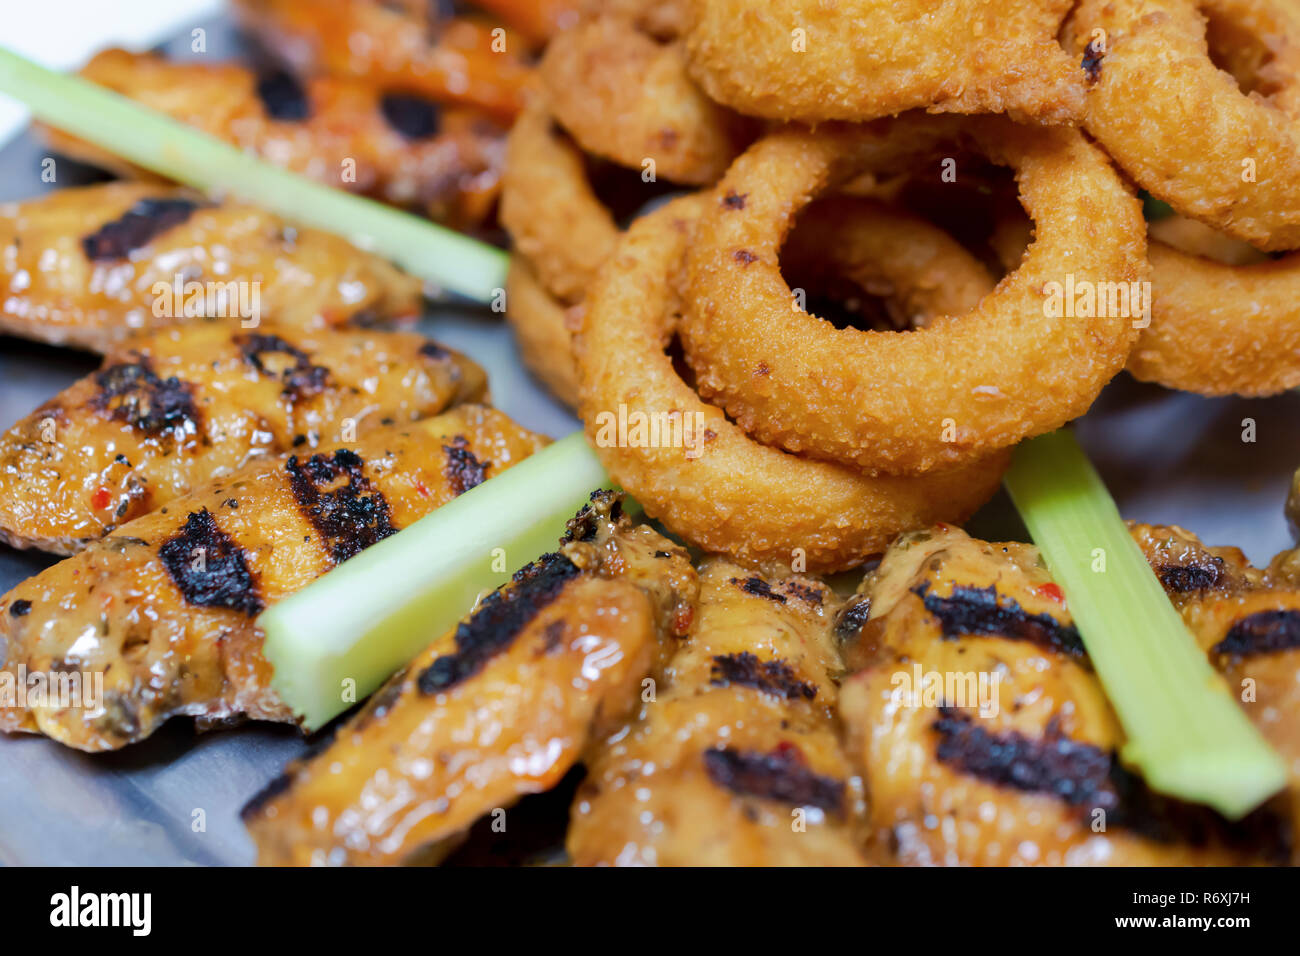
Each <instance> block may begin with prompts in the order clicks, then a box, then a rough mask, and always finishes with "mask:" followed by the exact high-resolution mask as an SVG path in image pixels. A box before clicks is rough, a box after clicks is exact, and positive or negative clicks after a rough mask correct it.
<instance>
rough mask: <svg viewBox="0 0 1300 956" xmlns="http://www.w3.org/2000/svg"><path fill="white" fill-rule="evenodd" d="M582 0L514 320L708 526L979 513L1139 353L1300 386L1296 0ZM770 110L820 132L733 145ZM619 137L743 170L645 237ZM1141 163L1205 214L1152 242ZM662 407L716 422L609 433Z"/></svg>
mask: <svg viewBox="0 0 1300 956" xmlns="http://www.w3.org/2000/svg"><path fill="white" fill-rule="evenodd" d="M579 5H580V7H581V10H582V13H583V16H584V17H588V18H589V19H587V20H585V22H583V23H581V24H580V25H579V26H578V27H577V28H576V29H573V30H572V31H570V32H567V33H561V34H558V35H557V36H555V37H554V38H553V39H552V42H551V45H550V47H549V49H548V50H547V52H546V54H545V56H544V58H543V62H542V65H541V68H540V70H539V72H540V74H541V77H542V80H543V83H542V86H543V90H542V91H541V95H540V96H539V97H538V99H537V101H536V102H535V103H533V104H532V105H531V106H530V107H529V108H528V110H527V112H526V113H525V115H524V117H523V119H522V121H521V122H520V124H519V125H518V127H517V128H516V130H515V133H514V135H513V136H512V144H511V151H510V157H509V159H508V167H509V172H508V174H507V178H506V187H505V190H504V196H503V202H502V218H503V221H504V222H505V224H506V226H507V228H508V229H509V231H510V232H511V233H512V235H513V237H514V239H515V245H516V249H517V254H519V255H520V259H519V261H518V263H517V264H516V267H515V269H514V270H513V271H512V274H511V279H510V289H511V292H510V298H512V299H515V300H517V301H516V305H515V310H514V311H513V312H512V314H511V321H512V322H513V323H514V324H515V327H516V329H517V332H518V337H519V340H520V343H521V346H522V348H523V351H524V353H525V359H526V361H528V363H529V364H530V367H532V368H533V369H534V371H535V373H536V374H537V375H538V376H539V377H540V378H542V379H543V380H544V381H545V382H547V384H548V386H549V387H550V388H551V389H552V391H554V392H556V393H557V394H559V395H561V396H563V397H565V399H566V400H568V401H572V396H573V394H574V389H575V384H574V383H575V364H574V363H575V361H576V381H577V382H578V385H577V386H576V387H577V389H578V393H579V395H580V398H581V401H580V406H581V411H582V414H583V417H584V421H585V425H586V429H587V433H588V435H589V436H590V437H591V439H592V441H593V443H594V444H595V445H596V446H597V452H598V454H599V455H600V457H601V459H602V461H603V462H604V463H605V465H606V467H607V468H608V469H609V470H610V472H611V474H612V475H613V476H614V477H615V478H616V479H617V480H619V481H620V482H622V483H623V484H624V485H625V486H626V487H627V488H628V489H629V491H630V492H631V493H632V494H633V495H634V496H636V497H637V498H638V499H639V500H641V501H642V503H643V504H644V505H645V506H646V509H647V511H648V512H649V513H650V514H652V515H654V516H655V517H658V518H661V519H662V520H663V521H664V522H665V524H666V525H667V526H668V527H669V529H670V530H672V531H674V532H676V533H677V534H679V535H681V536H682V537H684V538H686V539H687V540H689V541H690V542H691V543H693V544H695V545H698V546H700V547H701V548H704V549H706V550H714V551H724V552H726V553H728V554H730V555H732V556H733V557H734V558H736V559H737V560H740V561H742V562H744V563H748V564H752V565H771V564H775V565H788V564H791V563H792V562H797V561H798V560H799V558H800V556H802V559H803V561H804V562H805V564H804V565H803V566H804V567H806V568H807V569H810V570H828V569H835V568H841V567H846V566H849V565H851V564H853V563H856V562H860V561H862V560H864V559H865V558H866V557H867V556H869V555H870V554H871V553H873V552H874V551H877V550H879V548H880V546H881V544H882V543H883V541H885V540H887V539H888V537H889V536H891V535H892V534H893V533H895V532H896V531H898V530H901V529H902V528H904V527H907V526H908V525H909V523H912V522H915V521H917V520H920V519H919V516H920V515H922V514H925V515H928V516H929V517H930V518H931V519H932V518H934V517H936V516H938V517H942V518H944V519H952V518H956V517H959V516H960V515H962V514H965V513H967V512H969V511H970V510H971V509H972V508H973V507H975V506H976V505H978V503H979V501H980V500H982V499H983V498H984V497H985V496H986V495H987V494H988V493H990V492H991V490H992V487H993V482H994V479H995V478H996V476H997V474H998V472H999V470H1000V468H1001V467H1002V465H1003V464H1004V462H1005V460H1006V451H1007V449H1008V448H1009V447H1011V446H1013V445H1014V444H1015V443H1017V442H1018V441H1020V440H1022V439H1024V438H1027V437H1030V436H1032V435H1036V434H1039V433H1042V432H1045V431H1049V430H1051V429H1054V428H1058V427H1060V426H1061V425H1063V424H1065V423H1067V422H1069V421H1071V420H1073V419H1074V418H1076V417H1078V416H1079V415H1081V414H1083V413H1084V412H1085V411H1087V409H1088V408H1089V406H1090V405H1091V404H1092V402H1093V401H1094V400H1095V398H1096V396H1097V394H1098V393H1099V391H1100V390H1101V389H1102V388H1103V387H1104V386H1105V384H1106V383H1107V382H1108V381H1109V380H1110V379H1111V378H1112V377H1113V376H1114V375H1115V374H1117V373H1118V372H1119V371H1120V370H1122V369H1124V368H1128V369H1129V370H1130V371H1131V372H1132V374H1133V375H1135V376H1136V377H1138V378H1143V379H1151V380H1154V381H1158V382H1161V383H1163V384H1165V385H1168V386H1171V387H1175V388H1182V389H1188V390H1193V391H1199V392H1202V393H1204V394H1210V395H1217V394H1227V393H1234V394H1240V395H1266V394H1272V393H1275V392H1277V391H1281V390H1284V389H1288V388H1293V387H1298V386H1300V321H1298V320H1300V305H1297V304H1296V303H1297V302H1298V301H1300V296H1297V295H1294V294H1292V293H1291V290H1292V289H1293V288H1295V285H1294V282H1293V279H1294V278H1295V275H1294V274H1295V273H1296V270H1297V269H1298V268H1300V252H1297V253H1294V254H1293V255H1287V256H1283V257H1278V256H1273V257H1271V258H1270V257H1269V256H1267V255H1265V253H1269V252H1277V251H1280V250H1288V249H1295V248H1297V247H1298V246H1300V138H1298V137H1300V134H1297V131H1296V127H1295V123H1296V122H1297V120H1300V10H1297V9H1295V8H1294V5H1288V3H1287V2H1286V0H1006V2H1002V3H998V4H992V3H987V2H985V0H933V2H932V3H929V4H926V5H925V10H924V13H922V12H921V11H920V9H919V8H918V9H917V11H916V16H915V18H913V19H907V18H906V17H905V16H902V15H900V7H901V6H902V5H900V4H896V3H892V2H885V0H840V2H837V3H834V4H826V3H823V2H822V0H772V2H769V3H766V4H761V5H760V4H752V3H749V2H747V0H673V2H671V3H665V4H654V3H649V2H647V0H580V3H579ZM909 9H910V8H909ZM1207 23H1208V27H1207ZM1220 68H1222V69H1220ZM1224 71H1227V72H1224ZM697 84H698V85H697ZM1242 90H1245V91H1246V93H1243V92H1242ZM1153 104H1154V108H1153ZM733 110H734V111H735V113H733V112H732V111H733ZM909 111H910V112H909ZM925 113H930V114H936V113H946V114H962V113H966V114H977V113H985V114H987V113H994V114H997V113H1000V114H1004V115H1002V116H987V115H986V116H970V117H960V116H953V115H949V116H943V117H940V116H926V115H925ZM736 114H739V116H737V115H736ZM898 114H905V115H898ZM762 120H766V121H772V120H776V121H783V122H789V121H796V122H799V123H807V124H811V128H809V127H804V126H795V125H788V126H779V125H770V126H769V127H767V132H766V134H765V135H764V136H763V137H762V138H761V139H759V140H757V142H754V143H753V144H752V145H750V146H749V147H748V148H747V149H744V151H743V152H741V153H740V154H739V155H736V154H737V150H738V149H740V148H741V145H742V144H743V143H744V142H745V140H746V138H747V136H748V135H749V133H748V132H747V130H746V127H745V125H744V124H745V123H746V122H747V121H762ZM1079 126H1083V127H1085V130H1080V129H1078V128H1075V127H1079ZM756 128H757V127H756V126H751V127H749V129H750V130H753V129H756ZM1085 132H1086V133H1087V134H1089V135H1084V133H1085ZM1189 144H1191V145H1189ZM1108 154H1109V155H1108ZM593 157H594V158H598V159H600V160H603V161H604V162H606V163H613V164H617V165H618V166H621V167H626V168H629V169H632V170H640V171H645V172H652V173H654V174H655V175H662V176H664V178H666V179H671V180H672V181H675V182H677V183H679V184H684V185H688V186H704V187H711V188H707V189H706V190H705V191H704V192H702V193H700V194H699V195H696V196H694V197H690V198H687V199H682V200H678V201H676V202H675V203H674V204H673V205H672V207H671V209H670V210H669V211H665V212H659V213H655V214H652V215H651V216H649V217H647V218H644V219H642V220H640V221H638V222H636V223H634V224H633V226H632V227H630V230H629V231H628V232H626V233H624V232H621V230H622V228H623V225H624V222H625V219H624V217H623V216H622V215H621V214H619V213H618V212H615V211H614V209H615V207H616V204H613V203H609V202H607V201H606V199H605V198H604V196H601V197H600V198H598V193H597V190H596V188H595V185H594V183H595V180H594V179H593V178H592V177H593V175H594V172H593V166H592V158H593ZM1111 157H1114V159H1113V160H1112V158H1111ZM1229 159H1231V160H1232V161H1233V162H1232V163H1229V162H1228V160H1229ZM648 160H653V162H648ZM1244 160H1250V163H1245V162H1243V161H1244ZM990 162H991V164H992V165H989V163H990ZM997 166H1001V167H1009V168H1010V170H1011V171H1012V172H1013V173H1014V178H1015V182H1016V184H1017V187H1018V193H1019V196H1018V199H1019V205H1020V206H1021V207H1023V211H1027V212H1028V214H1029V218H1028V219H1026V218H1025V217H1024V216H1021V215H1018V214H1017V215H1015V216H1010V215H1004V210H1003V207H1004V206H1009V205H1012V204H1014V202H1015V198H1017V197H1015V194H1014V193H1013V192H1012V189H1011V178H1010V176H1009V175H1008V174H1006V172H1005V170H1003V171H999V170H997V169H996V168H995V167H997ZM1116 167H1119V168H1118V169H1116ZM1247 167H1249V172H1250V173H1251V175H1247V176H1242V175H1240V174H1241V173H1242V172H1243V170H1246V168H1247ZM1123 174H1127V175H1128V176H1129V177H1131V179H1132V180H1134V181H1136V183H1137V184H1138V185H1140V186H1142V187H1144V188H1145V189H1146V190H1147V191H1148V192H1149V193H1150V194H1151V195H1152V196H1154V197H1155V198H1158V199H1162V200H1164V201H1166V202H1167V203H1168V204H1169V205H1171V206H1172V207H1173V208H1174V210H1175V211H1176V212H1177V213H1179V214H1180V216H1179V217H1171V218H1169V219H1167V220H1166V221H1163V222H1160V223H1156V224H1154V225H1152V226H1151V227H1150V230H1149V231H1150V243H1149V251H1148V227H1147V224H1146V223H1145V222H1144V220H1143V216H1142V204H1141V203H1140V202H1139V201H1138V197H1137V196H1136V195H1135V194H1134V189H1133V187H1132V183H1131V182H1130V181H1129V180H1126V179H1125V178H1124V175H1123ZM719 177H720V178H719ZM954 183H956V184H958V185H955V186H954V185H949V184H954ZM918 185H920V187H921V188H922V189H924V190H925V194H924V196H923V197H922V194H921V193H920V192H917V188H918ZM864 196H865V197H871V198H869V199H865V198H861V197H864ZM918 198H919V201H918ZM903 208H908V209H911V210H912V211H913V212H912V213H911V214H909V213H906V212H904V211H903ZM1183 217H1187V218H1183ZM1212 230H1221V232H1213V231H1212ZM1243 240H1244V242H1243ZM1245 243H1249V244H1250V245H1246V244H1245ZM981 257H982V259H983V261H984V263H988V264H992V265H993V266H994V267H996V265H997V263H998V261H999V260H1001V261H1002V262H1003V264H1004V271H1005V273H1006V274H1005V275H1004V276H1003V278H1002V279H1001V281H998V282H995V278H994V275H993V273H992V272H991V271H990V270H989V269H988V268H986V266H985V265H984V264H982V262H981ZM795 280H797V281H795ZM1148 280H1149V281H1148ZM807 285H811V286H812V287H813V289H812V291H813V293H814V294H816V293H826V292H828V291H829V292H830V293H831V296H832V298H834V297H835V296H837V295H838V296H839V298H840V301H839V302H831V303H828V305H829V306H831V308H830V310H829V311H826V305H824V304H823V302H822V301H819V300H818V299H817V298H815V297H813V298H810V297H809V293H810V290H809V289H808V288H806V287H805V286H807ZM792 286H794V287H793V288H792ZM845 289H848V292H847V293H846V294H841V293H844V290H845ZM839 306H847V309H844V308H839ZM819 311H821V312H822V314H824V316H825V318H821V317H819V315H818V314H817V313H818V312H819ZM575 326H580V328H581V334H580V335H579V336H578V337H577V341H576V343H571V342H570V331H571V330H572V329H573V328H574V327H575ZM571 344H574V345H576V347H577V350H578V355H577V357H576V360H575V358H574V357H573V356H572V355H571V354H570V352H569V351H568V350H569V346H570V345H571ZM674 344H680V346H681V355H680V356H677V355H676V354H673V355H670V354H669V351H668V349H669V347H670V346H672V345H674ZM710 402H716V403H717V405H716V407H715V406H714V405H711V404H709V403H710ZM611 416H612V417H611ZM632 417H640V418H641V419H643V424H644V423H645V422H649V421H652V420H655V419H658V420H659V421H660V424H663V423H664V422H668V423H671V422H673V421H676V422H677V427H678V436H679V437H682V436H696V437H697V438H698V441H697V442H696V443H695V444H693V445H683V444H680V443H679V444H671V443H670V444H668V445H664V444H662V443H656V442H653V441H652V442H650V443H649V444H646V443H644V442H638V441H634V440H630V436H628V435H625V434H619V435H615V436H613V437H612V438H611V436H610V435H608V434H606V432H607V431H608V428H609V427H612V426H613V425H614V424H617V423H621V424H619V425H618V427H621V428H626V427H627V426H628V420H629V418H632ZM699 436H702V437H699ZM683 440H685V439H684V438H683Z"/></svg>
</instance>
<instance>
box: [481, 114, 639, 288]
mask: <svg viewBox="0 0 1300 956" xmlns="http://www.w3.org/2000/svg"><path fill="white" fill-rule="evenodd" d="M506 150H507V151H506V172H505V177H504V179H503V181H502V185H501V224H502V225H503V226H505V227H506V229H507V230H508V231H509V233H510V238H511V239H512V240H513V241H514V245H515V249H516V250H518V251H519V252H520V253H522V254H523V255H524V256H525V257H526V258H527V259H528V261H529V262H530V263H532V265H533V267H534V268H535V269H536V271H537V276H538V278H539V279H540V280H541V282H542V285H543V286H544V287H545V288H546V289H547V291H549V292H550V293H551V294H552V295H553V296H555V297H556V298H558V299H560V300H561V301H563V302H566V303H574V302H578V301H580V300H581V299H582V297H583V295H584V294H585V293H586V291H587V287H588V286H590V285H591V282H592V279H594V278H595V275H596V270H597V269H599V268H600V266H601V263H603V262H604V261H605V260H606V259H607V258H608V257H609V254H610V253H611V252H612V251H613V250H614V246H615V245H616V244H617V243H618V226H617V225H616V224H615V222H614V217H613V216H612V215H610V212H609V210H608V209H606V208H605V205H604V204H603V203H602V202H601V201H600V200H599V199H598V198H597V197H596V194H595V192H594V191H593V190H592V188H591V183H590V182H589V181H588V179H587V172H586V170H585V169H584V167H583V161H582V153H581V152H579V150H578V149H577V148H576V147H575V146H574V145H573V143H572V142H571V141H570V140H569V139H568V138H567V137H566V136H565V135H564V134H563V133H562V132H560V130H559V129H558V128H557V127H556V126H555V122H554V120H553V119H552V118H551V114H550V112H549V110H548V109H547V107H546V105H545V103H544V102H543V101H542V100H541V99H535V100H533V101H532V102H530V103H529V105H528V106H527V108H526V109H525V110H524V111H523V112H522V113H521V114H520V115H519V118H518V119H517V120H516V121H515V125H514V127H513V128H512V129H511V130H510V137H509V139H508V140H507V143H506Z"/></svg>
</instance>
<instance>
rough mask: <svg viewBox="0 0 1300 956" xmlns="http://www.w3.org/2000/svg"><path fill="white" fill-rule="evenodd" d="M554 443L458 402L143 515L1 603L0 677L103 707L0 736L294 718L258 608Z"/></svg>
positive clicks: (9, 713) (14, 727) (86, 737)
mask: <svg viewBox="0 0 1300 956" xmlns="http://www.w3.org/2000/svg"><path fill="white" fill-rule="evenodd" d="M545 444H546V440H545V439H544V438H542V437H541V436H539V435H534V434H532V433H530V432H528V431H525V430H524V429H522V428H520V427H519V426H517V425H515V424H514V423H513V422H511V421H510V419H508V418H506V417H505V416H504V415H502V414H501V413H500V412H497V411H495V410H493V409H489V408H484V407H482V406H479V405H461V406H459V407H458V408H456V409H454V410H452V411H450V412H446V413H444V414H442V415H439V416H437V417H435V418H428V419H425V420H423V421H420V422H417V423H414V424H408V425H393V426H390V427H386V428H378V429H375V430H373V431H371V432H369V433H367V434H365V435H363V436H362V437H361V438H359V439H358V440H357V441H356V442H354V443H349V444H347V445H330V446H326V447H327V449H328V450H324V451H320V452H317V453H316V454H312V455H305V454H304V455H302V456H298V455H290V456H288V457H287V458H286V457H279V458H265V459H262V460H259V461H256V462H254V463H252V464H250V465H248V466H247V467H245V468H243V469H241V470H240V471H237V472H235V473H234V474H231V475H229V476H226V477H224V478H219V479H216V480H215V481H214V482H212V483H211V484H209V485H207V486H205V487H204V488H202V489H200V490H197V491H195V492H193V493H192V494H190V495H187V496H186V497H183V498H179V499H177V500H175V501H173V502H172V503H171V504H170V505H167V506H165V507H163V508H162V509H160V510H159V511H156V512H154V513H152V514H149V515H146V516H144V517H142V518H137V519H136V520H135V521H132V522H130V523H129V524H126V525H124V526H122V527H121V528H118V529H117V530H116V531H115V532H114V533H113V534H111V535H109V536H108V537H106V538H103V539H102V540H100V541H97V542H95V543H94V544H92V545H91V546H90V547H89V548H87V549H86V550H85V551H83V552H81V553H80V554H78V555H76V556H75V557H72V558H68V559H67V560H65V561H63V562H61V563H59V564H56V565H54V566H53V567H51V568H49V569H47V570H46V571H44V572H42V573H41V574H38V575H37V576H36V577H34V578H31V579H30V580H28V581H26V582H24V583H23V584H20V585H18V587H16V588H14V589H13V590H12V591H10V592H9V593H8V594H6V595H4V596H3V597H0V668H2V669H3V670H5V671H8V672H9V674H10V675H12V679H13V681H14V685H15V686H16V685H17V683H19V682H20V680H19V679H20V678H21V676H22V673H23V670H24V669H25V672H26V673H27V674H28V675H31V674H37V673H40V674H45V675H51V674H52V675H57V674H59V673H61V672H87V673H91V674H94V673H101V674H102V675H103V681H104V695H103V699H102V701H99V702H97V705H96V706H93V707H86V708H74V709H55V708H53V707H42V706H29V707H27V708H8V709H0V730H7V731H38V732H41V733H44V734H47V735H48V736H50V737H53V738H54V739H56V740H59V741H60V742H62V743H65V744H67V745H69V746H72V747H76V748H78V749H81V750H89V751H95V750H111V749H114V748H117V747H122V746H124V745H126V744H129V743H131V742H133V741H136V740H141V739H143V738H144V737H147V736H148V735H149V734H150V733H152V732H153V730H154V729H155V728H156V727H157V726H158V725H159V724H160V723H162V722H163V721H164V720H166V719H167V718H168V717H171V716H173V715H179V714H189V715H193V716H197V717H201V718H205V719H207V720H222V719H226V718H231V717H238V716H241V715H246V716H249V717H253V718H258V719H263V720H281V721H287V720H291V719H292V716H291V715H290V713H289V712H288V711H287V710H286V708H285V707H284V706H283V705H282V704H281V702H280V701H279V699H278V698H277V696H276V695H275V693H274V692H273V691H272V690H271V689H270V686H269V676H270V675H269V671H270V668H269V665H268V664H267V663H266V661H265V659H264V658H263V657H262V654H261V645H262V633H261V631H260V630H259V629H258V628H257V626H256V624H255V618H256V616H257V614H258V613H259V612H260V611H261V610H262V609H263V608H264V607H266V606H267V605H269V604H272V603H274V602H275V601H278V600H280V599H281V598H283V597H285V596H287V595H289V594H292V593H293V592H294V591H297V590H298V589H300V588H302V587H304V586H305V585H307V584H308V583H310V582H311V581H312V580H314V579H315V578H317V577H319V576H320V575H321V574H324V573H325V572H326V571H328V570H330V569H331V568H332V567H334V566H335V565H337V564H339V563H340V562H342V561H345V560H347V559H348V558H350V557H352V556H354V555H356V554H358V553H359V552H360V551H362V550H363V549H364V548H366V547H368V546H369V545H371V544H373V543H374V542H376V541H379V540H381V539H382V538H384V537H387V536H388V535H389V534H392V533H393V532H394V531H397V530H400V529H401V528H404V527H406V526H407V525H409V524H411V523H413V522H414V521H416V520H417V519H419V518H421V517H423V516H424V515H426V514H428V513H429V512H431V511H433V510H434V509H435V508H437V507H439V506H441V505H443V504H445V503H446V502H448V501H450V500H451V499H453V498H455V497H456V496H457V495H459V494H461V493H462V492H464V491H466V490H468V489H469V488H472V487H474V486H475V485H477V484H478V483H479V482H481V481H483V480H484V479H487V478H491V477H493V476H495V475H496V474H498V473H499V472H501V471H503V470H505V469H507V468H509V467H511V466H513V465H515V464H517V463H518V462H519V461H521V460H522V459H524V458H526V457H527V456H528V455H531V454H532V453H533V452H535V451H537V450H538V449H539V448H541V447H543V445H545Z"/></svg>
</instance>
